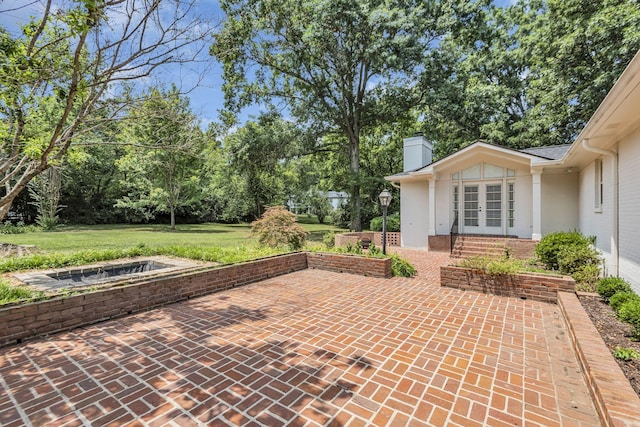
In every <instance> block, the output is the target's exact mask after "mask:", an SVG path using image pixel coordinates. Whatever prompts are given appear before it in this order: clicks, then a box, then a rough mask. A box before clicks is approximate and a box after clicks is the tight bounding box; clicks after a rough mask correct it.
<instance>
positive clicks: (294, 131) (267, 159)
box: [224, 113, 303, 219]
mask: <svg viewBox="0 0 640 427" xmlns="http://www.w3.org/2000/svg"><path fill="white" fill-rule="evenodd" d="M302 138H303V136H302V133H301V132H300V130H299V129H298V128H297V127H296V126H295V125H294V124H293V123H291V122H288V121H285V120H283V119H282V118H280V117H279V116H278V115H277V114H273V113H269V114H263V115H261V116H260V117H259V118H258V120H257V121H256V122H248V123H246V124H245V125H244V126H243V127H241V128H240V129H238V130H237V131H236V132H234V133H232V134H230V135H229V136H228V137H227V138H226V139H225V141H224V151H225V154H226V156H227V159H228V161H229V166H230V167H231V169H232V172H231V173H232V174H238V175H239V176H240V177H241V179H242V180H243V181H245V184H246V186H245V189H246V194H247V195H248V196H249V198H250V200H251V202H252V205H253V206H252V209H251V217H252V219H257V218H259V217H260V216H261V215H262V214H263V213H264V210H265V209H266V207H267V206H269V205H274V204H283V203H284V202H285V201H286V200H287V196H288V194H287V193H288V191H287V190H288V189H290V188H291V181H292V179H293V177H292V176H291V175H290V174H289V173H288V171H287V161H286V160H287V158H289V157H290V156H292V155H293V154H294V151H295V150H296V148H297V146H299V145H300V144H301V140H302Z"/></svg>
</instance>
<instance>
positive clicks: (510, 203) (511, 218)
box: [507, 182, 516, 227]
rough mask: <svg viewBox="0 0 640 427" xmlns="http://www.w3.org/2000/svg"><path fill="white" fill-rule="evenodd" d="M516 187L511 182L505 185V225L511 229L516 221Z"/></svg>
mask: <svg viewBox="0 0 640 427" xmlns="http://www.w3.org/2000/svg"><path fill="white" fill-rule="evenodd" d="M515 190H516V185H515V184H514V183H513V182H509V183H507V224H508V226H509V227H513V226H514V224H515V221H516V215H515V214H516V197H515V194H516V191H515Z"/></svg>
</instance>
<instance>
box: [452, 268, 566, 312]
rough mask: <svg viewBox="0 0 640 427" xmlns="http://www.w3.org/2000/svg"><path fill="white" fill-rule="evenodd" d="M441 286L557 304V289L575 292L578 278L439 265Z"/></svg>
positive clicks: (558, 290)
mask: <svg viewBox="0 0 640 427" xmlns="http://www.w3.org/2000/svg"><path fill="white" fill-rule="evenodd" d="M440 285H441V286H445V287H448V288H454V289H462V290H470V291H477V292H482V293H485V294H492V295H500V296H509V297H516V298H526V299H533V300H536V301H543V302H551V303H556V302H557V300H558V292H575V281H574V280H573V278H571V277H569V276H558V275H554V274H533V273H522V274H508V275H507V274H505V275H489V274H486V273H485V272H484V271H482V270H473V269H470V268H464V267H455V266H443V267H440Z"/></svg>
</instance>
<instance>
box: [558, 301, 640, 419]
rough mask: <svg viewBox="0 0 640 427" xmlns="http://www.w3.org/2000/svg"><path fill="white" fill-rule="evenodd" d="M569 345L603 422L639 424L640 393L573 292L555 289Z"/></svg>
mask: <svg viewBox="0 0 640 427" xmlns="http://www.w3.org/2000/svg"><path fill="white" fill-rule="evenodd" d="M558 305H559V306H560V310H561V312H562V315H563V317H564V320H565V322H566V324H567V329H568V330H569V335H570V337H571V343H572V344H573V349H574V351H575V353H576V356H577V358H578V362H579V363H580V366H581V367H582V373H583V375H584V377H585V381H586V382H587V386H588V387H589V391H590V392H591V396H592V398H593V401H594V404H595V406H596V410H597V411H598V415H599V416H600V420H601V421H602V424H603V425H605V426H640V421H638V414H640V397H638V395H637V394H636V393H635V391H634V390H633V388H632V387H631V385H630V384H629V381H628V380H627V378H626V377H625V375H624V373H623V372H622V370H621V369H620V367H619V366H618V364H617V362H616V361H615V360H614V358H613V356H612V355H611V352H610V351H609V349H608V348H607V346H606V344H605V343H604V341H603V340H602V337H601V336H600V333H599V332H598V331H597V330H596V327H595V326H594V325H593V323H592V322H591V319H590V318H589V316H588V315H587V313H586V312H585V311H584V309H583V308H582V304H580V301H579V300H578V297H577V296H576V294H575V293H570V292H558Z"/></svg>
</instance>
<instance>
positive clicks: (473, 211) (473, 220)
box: [464, 185, 480, 227]
mask: <svg viewBox="0 0 640 427" xmlns="http://www.w3.org/2000/svg"><path fill="white" fill-rule="evenodd" d="M478 191H479V187H478V186H477V185H465V186H464V225H465V227H477V226H478V225H479V215H478V201H479V200H480V199H479V193H478Z"/></svg>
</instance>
